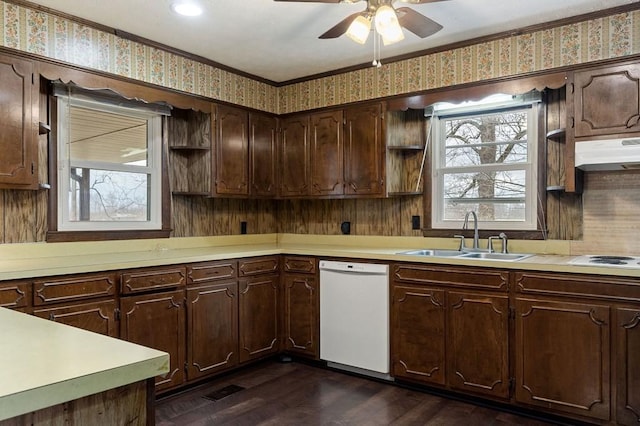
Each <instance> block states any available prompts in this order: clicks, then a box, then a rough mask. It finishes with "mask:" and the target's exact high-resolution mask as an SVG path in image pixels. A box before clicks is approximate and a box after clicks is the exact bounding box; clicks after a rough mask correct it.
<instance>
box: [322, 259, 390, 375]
mask: <svg viewBox="0 0 640 426" xmlns="http://www.w3.org/2000/svg"><path fill="white" fill-rule="evenodd" d="M320 359H322V360H325V361H327V365H329V366H331V367H335V368H342V369H345V370H350V371H354V372H358V373H361V374H367V375H370V376H374V377H378V378H383V379H390V376H389V266H388V265H379V264H371V263H353V262H334V261H328V260H321V261H320Z"/></svg>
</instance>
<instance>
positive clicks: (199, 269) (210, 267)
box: [187, 262, 238, 284]
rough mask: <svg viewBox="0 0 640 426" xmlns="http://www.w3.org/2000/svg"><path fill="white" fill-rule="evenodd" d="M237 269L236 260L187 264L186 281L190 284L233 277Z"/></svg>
mask: <svg viewBox="0 0 640 426" xmlns="http://www.w3.org/2000/svg"><path fill="white" fill-rule="evenodd" d="M237 269H238V268H237V263H236V262H215V263H212V262H207V263H196V264H193V265H189V266H187V282H188V283H189V284H191V283H200V282H205V281H213V280H222V279H231V278H235V277H236V276H237V274H236V271H237Z"/></svg>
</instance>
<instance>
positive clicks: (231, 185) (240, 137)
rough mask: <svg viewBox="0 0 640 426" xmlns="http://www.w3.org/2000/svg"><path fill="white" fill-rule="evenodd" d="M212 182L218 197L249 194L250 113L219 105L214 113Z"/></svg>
mask: <svg viewBox="0 0 640 426" xmlns="http://www.w3.org/2000/svg"><path fill="white" fill-rule="evenodd" d="M216 118H217V119H216V140H215V146H216V149H215V160H214V164H215V166H214V170H215V182H214V188H215V189H214V190H215V194H214V195H218V196H245V197H246V196H248V195H249V161H248V159H249V136H248V120H249V113H248V111H247V110H245V109H241V108H235V107H231V106H226V105H218V107H217V113H216Z"/></svg>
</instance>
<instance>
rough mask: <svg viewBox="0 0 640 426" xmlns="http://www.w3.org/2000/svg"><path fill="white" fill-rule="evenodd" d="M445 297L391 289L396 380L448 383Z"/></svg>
mask: <svg viewBox="0 0 640 426" xmlns="http://www.w3.org/2000/svg"><path fill="white" fill-rule="evenodd" d="M445 319H446V309H445V294H444V291H442V290H434V289H430V288H426V287H421V286H413V285H404V284H403V285H399V284H394V285H393V286H392V294H391V365H392V367H391V368H392V374H393V375H394V377H398V378H407V379H412V380H418V381H421V382H425V383H435V384H438V385H444V384H445Z"/></svg>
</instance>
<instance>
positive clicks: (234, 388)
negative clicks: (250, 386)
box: [203, 385, 244, 401]
mask: <svg viewBox="0 0 640 426" xmlns="http://www.w3.org/2000/svg"><path fill="white" fill-rule="evenodd" d="M241 390H244V388H243V387H242V386H238V385H229V386H225V387H223V388H221V389H218V390H216V391H213V392H211V393H210V394H207V395H205V396H203V398H206V399H210V400H212V401H218V400H220V399H222V398H226V397H227V396H229V395H231V394H234V393H236V392H239V391H241Z"/></svg>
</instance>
